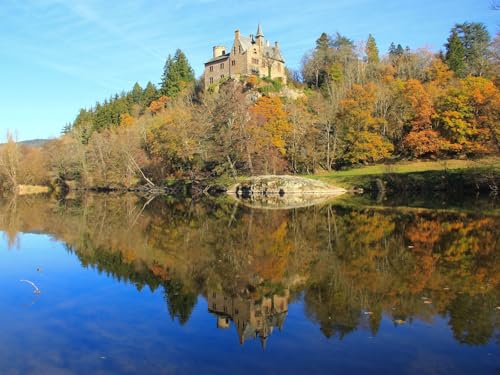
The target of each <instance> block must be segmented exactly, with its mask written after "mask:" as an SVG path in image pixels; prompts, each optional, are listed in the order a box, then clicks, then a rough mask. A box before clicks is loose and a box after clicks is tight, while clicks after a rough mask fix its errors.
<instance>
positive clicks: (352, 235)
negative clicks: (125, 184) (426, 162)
mask: <svg viewBox="0 0 500 375" xmlns="http://www.w3.org/2000/svg"><path fill="white" fill-rule="evenodd" d="M419 199H420V198H419ZM442 202H443V201H442V200H439V199H438V200H436V201H426V200H425V199H423V201H422V202H419V203H417V201H415V202H413V204H408V202H405V201H402V200H399V201H387V200H384V199H381V200H379V201H377V200H376V199H374V200H373V201H371V200H368V199H366V198H365V197H363V198H360V197H355V198H353V199H352V200H351V199H349V198H342V199H338V200H332V201H329V202H327V203H323V204H318V205H313V206H310V207H303V208H293V209H279V210H276V209H259V208H255V207H248V206H247V205H246V204H245V203H244V202H234V201H232V200H231V199H230V198H227V197H219V198H206V199H203V200H201V201H195V200H192V199H175V198H169V197H157V198H155V199H154V200H151V201H150V200H149V199H147V198H144V197H140V196H136V195H132V194H126V195H113V194H93V195H85V196H75V197H70V198H67V199H65V200H57V199H55V198H50V197H41V196H40V197H18V198H17V199H15V200H8V199H7V200H0V232H1V237H0V286H1V293H0V331H1V334H0V347H1V350H0V374H9V375H10V374H13V375H16V374H23V375H24V374H304V373H307V374H330V373H342V374H343V373H353V374H362V373H367V374H449V373H453V374H498V373H499V371H500V351H499V344H500V272H499V271H500V240H499V235H498V234H499V233H500V215H499V213H498V209H497V203H496V201H495V199H494V198H493V197H484V198H474V200H472V203H467V204H463V205H460V204H458V203H457V204H454V205H452V206H450V205H448V204H443V203H442ZM404 204H405V205H404ZM20 280H29V281H31V282H33V283H34V284H35V285H36V287H38V288H39V289H40V293H39V294H35V293H34V291H35V289H34V287H33V286H31V285H30V284H29V283H27V282H21V281H20Z"/></svg>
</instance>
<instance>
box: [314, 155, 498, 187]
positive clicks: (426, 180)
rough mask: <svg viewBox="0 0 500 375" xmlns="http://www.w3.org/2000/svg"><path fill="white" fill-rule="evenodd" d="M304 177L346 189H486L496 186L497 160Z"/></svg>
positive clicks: (408, 165) (411, 164)
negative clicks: (492, 185)
mask: <svg viewBox="0 0 500 375" xmlns="http://www.w3.org/2000/svg"><path fill="white" fill-rule="evenodd" d="M308 177H310V178H314V179H319V180H323V181H325V182H328V183H330V184H333V185H337V186H341V187H344V188H347V189H352V188H363V189H365V190H380V189H381V188H385V189H387V190H389V191H414V190H418V191H422V190H429V191H431V190H448V189H450V188H451V189H452V190H456V189H466V190H469V189H472V190H483V189H484V190H488V189H490V185H491V184H495V183H496V184H497V186H498V183H499V182H500V181H499V179H500V158H498V157H496V158H485V159H479V160H443V161H416V162H400V163H395V164H377V165H371V166H366V167H360V168H353V169H350V170H345V171H336V172H330V173H320V174H316V175H312V176H308ZM381 184H383V185H381Z"/></svg>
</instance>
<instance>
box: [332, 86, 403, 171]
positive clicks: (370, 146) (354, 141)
mask: <svg viewBox="0 0 500 375" xmlns="http://www.w3.org/2000/svg"><path fill="white" fill-rule="evenodd" d="M375 100H376V96H375V85H374V84H373V83H370V84H367V85H366V86H364V87H363V86H360V85H353V87H352V89H351V91H350V92H349V94H348V96H347V97H346V99H344V100H342V110H341V112H340V113H339V119H340V121H341V122H342V124H343V126H344V127H345V128H346V135H345V145H344V148H343V152H342V156H341V160H340V161H341V163H346V164H358V163H366V162H376V161H379V160H382V159H384V158H387V157H389V156H390V154H391V152H392V151H393V149H394V146H393V145H392V144H391V143H390V142H388V141H387V139H385V138H384V137H382V136H381V135H380V131H381V128H382V126H383V123H384V119H382V118H379V117H375V115H374V104H375Z"/></svg>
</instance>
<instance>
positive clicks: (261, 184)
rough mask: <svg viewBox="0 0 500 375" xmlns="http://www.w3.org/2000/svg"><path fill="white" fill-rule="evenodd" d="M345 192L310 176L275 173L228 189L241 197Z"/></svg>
mask: <svg viewBox="0 0 500 375" xmlns="http://www.w3.org/2000/svg"><path fill="white" fill-rule="evenodd" d="M345 192H346V190H345V189H343V188H340V187H338V186H332V185H329V184H327V183H325V182H322V181H318V180H313V179H310V178H304V177H297V176H275V175H268V176H256V177H249V178H248V179H247V180H244V181H242V182H239V183H237V184H235V185H233V186H231V187H230V188H229V189H228V193H231V194H235V195H237V196H239V197H251V196H256V195H281V196H284V195H289V194H293V195H328V196H336V195H340V194H344V193H345Z"/></svg>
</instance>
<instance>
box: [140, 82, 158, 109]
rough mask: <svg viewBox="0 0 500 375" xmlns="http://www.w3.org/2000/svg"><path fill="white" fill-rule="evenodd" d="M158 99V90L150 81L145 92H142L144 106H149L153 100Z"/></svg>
mask: <svg viewBox="0 0 500 375" xmlns="http://www.w3.org/2000/svg"><path fill="white" fill-rule="evenodd" d="M156 99H158V90H157V89H156V86H155V85H154V84H153V83H152V82H148V83H147V85H146V88H145V89H144V93H143V94H142V100H143V104H144V106H146V107H147V106H149V105H150V104H151V102H152V101H153V100H156Z"/></svg>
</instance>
